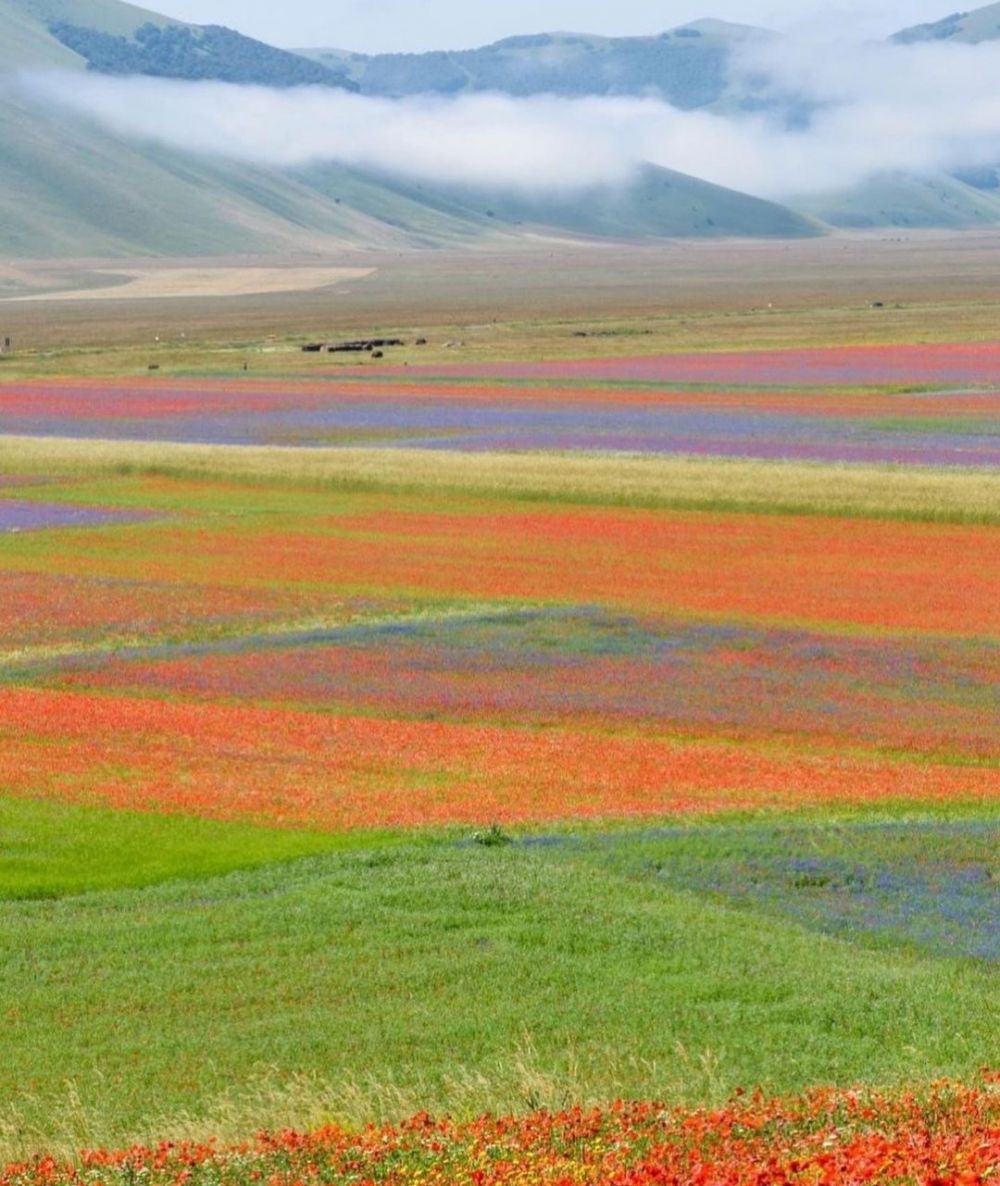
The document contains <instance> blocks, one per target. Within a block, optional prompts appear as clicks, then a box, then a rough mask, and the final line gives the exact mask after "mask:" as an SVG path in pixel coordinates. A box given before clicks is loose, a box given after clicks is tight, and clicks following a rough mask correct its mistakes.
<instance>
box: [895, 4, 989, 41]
mask: <svg viewBox="0 0 1000 1186" xmlns="http://www.w3.org/2000/svg"><path fill="white" fill-rule="evenodd" d="M998 38H1000V4H987V5H986V7H985V8H977V9H975V10H973V11H972V12H955V13H952V14H951V16H946V17H944V18H943V19H942V20H940V21H932V22H931V23H930V24H926V25H914V26H913V27H912V28H909V29H903V30H902V31H901V32H899V33H897V34H896V35H895V37H894V38H893V40H894V41H896V42H898V43H900V44H904V45H908V44H912V43H913V42H919V41H959V42H965V43H967V44H971V45H975V44H978V43H979V42H982V41H996V40H997V39H998Z"/></svg>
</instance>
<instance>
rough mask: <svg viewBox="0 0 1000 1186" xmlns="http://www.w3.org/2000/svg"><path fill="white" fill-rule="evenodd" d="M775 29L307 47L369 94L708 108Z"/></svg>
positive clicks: (724, 26)
mask: <svg viewBox="0 0 1000 1186" xmlns="http://www.w3.org/2000/svg"><path fill="white" fill-rule="evenodd" d="M773 36H774V34H771V33H768V32H766V31H765V30H762V29H754V28H751V27H749V26H746V25H734V24H729V23H727V22H725V21H713V20H706V21H696V22H694V23H693V24H690V25H683V26H681V27H680V28H677V29H672V30H670V31H669V32H666V33H661V34H660V35H659V36H656V37H594V36H589V35H587V34H580V33H539V34H533V35H531V36H525V37H508V38H506V39H504V40H503V41H498V42H495V43H494V44H493V45H487V46H484V47H482V48H481V49H472V50H456V51H448V52H433V53H424V54H372V55H366V54H350V53H344V52H343V51H341V50H322V49H319V50H299V51H298V52H299V53H301V54H302V55H303V56H306V57H309V58H311V59H312V60H314V61H319V62H322V63H324V64H326V65H329V66H331V67H335V68H343V69H345V70H346V71H347V73H348V76H349V77H350V78H351V79H352V80H353V81H354V82H356V83H357V84H358V86H359V87H360V88H361V91H362V93H363V94H368V95H383V96H390V97H402V96H405V95H414V94H427V93H433V94H458V93H461V92H476V91H502V92H503V93H505V94H510V95H533V94H553V95H562V96H566V97H570V96H580V95H613V94H614V95H620V94H629V95H646V94H649V93H650V92H659V93H660V94H661V95H662V96H663V97H664V98H666V99H668V100H669V101H670V102H671V103H673V104H674V105H675V106H677V107H681V108H685V109H693V108H698V107H707V106H710V105H712V104H714V103H716V102H718V101H719V100H720V99H722V98H723V97H724V96H725V94H726V90H727V86H728V62H729V56H730V53H731V52H732V50H733V47H734V46H736V45H739V44H742V43H743V42H745V41H746V40H748V39H754V38H768V37H773Z"/></svg>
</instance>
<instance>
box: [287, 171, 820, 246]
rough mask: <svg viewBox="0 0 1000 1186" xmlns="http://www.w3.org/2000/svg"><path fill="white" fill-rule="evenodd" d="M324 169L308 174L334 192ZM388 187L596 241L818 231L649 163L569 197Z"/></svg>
mask: <svg viewBox="0 0 1000 1186" xmlns="http://www.w3.org/2000/svg"><path fill="white" fill-rule="evenodd" d="M323 172H324V171H323V170H322V169H315V170H311V171H310V172H309V173H307V174H306V175H305V177H306V179H308V180H309V182H310V184H312V185H314V186H318V187H321V188H323V189H324V190H327V191H328V192H332V189H331V187H330V185H329V183H328V182H324V180H323ZM381 181H382V184H383V185H384V186H385V188H386V189H388V190H391V191H392V192H393V193H395V194H397V195H400V196H403V197H406V198H408V199H410V200H412V201H418V202H421V203H423V204H424V205H426V206H429V207H431V208H432V209H434V210H436V211H438V212H439V213H441V214H446V215H450V216H452V217H456V218H461V219H463V220H469V219H471V220H475V221H477V222H480V223H482V224H485V225H491V224H492V225H493V226H494V227H504V228H512V229H517V228H521V229H522V230H523V229H531V230H537V229H542V228H558V229H559V230H561V231H564V232H568V233H570V234H576V235H585V236H588V237H596V238H617V239H630V238H631V239H635V238H685V239H689V238H718V237H720V236H734V235H741V236H746V237H750V238H762V239H766V238H781V239H795V238H801V237H803V236H808V235H816V234H819V233H820V231H821V227H820V224H819V223H818V222H816V221H815V220H812V219H810V218H808V217H804V216H803V215H801V214H798V213H795V212H793V211H792V210H789V209H788V208H787V207H785V206H780V205H778V204H777V203H775V202H766V201H763V200H761V199H760V198H752V197H750V196H749V195H748V194H742V193H738V192H737V191H735V190H731V189H725V188H723V187H722V186H719V185H712V184H711V183H709V182H707V181H700V180H699V179H698V178H695V177H689V176H687V175H686V174H684V173H676V172H674V171H673V170H671V169H662V168H659V167H657V166H655V165H645V166H643V167H642V168H641V169H639V170H638V172H637V174H636V176H635V177H634V178H633V179H632V180H631V181H630V182H629V183H628V184H626V185H620V186H593V187H590V188H588V189H584V190H578V191H573V192H571V193H564V194H559V193H554V194H553V193H546V194H539V193H525V192H521V193H517V192H510V191H506V192H504V191H489V190H483V189H481V188H475V189H473V188H469V187H463V186H456V185H451V186H447V185H430V184H428V183H426V182H425V183H422V184H420V183H416V182H412V181H411V182H408V181H401V180H398V179H395V180H394V179H392V178H388V177H382V178H381Z"/></svg>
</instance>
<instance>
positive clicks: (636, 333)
mask: <svg viewBox="0 0 1000 1186" xmlns="http://www.w3.org/2000/svg"><path fill="white" fill-rule="evenodd" d="M681 324H683V322H682V323H681ZM652 332H653V331H652V330H651V329H577V330H574V331H573V337H574V338H640V337H646V336H647V335H648V334H651V333H652Z"/></svg>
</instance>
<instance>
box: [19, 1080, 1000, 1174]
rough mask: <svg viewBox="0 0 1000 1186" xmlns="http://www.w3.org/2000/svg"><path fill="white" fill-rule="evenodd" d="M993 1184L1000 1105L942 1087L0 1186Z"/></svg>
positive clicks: (373, 1134)
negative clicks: (203, 1185) (142, 1184)
mask: <svg viewBox="0 0 1000 1186" xmlns="http://www.w3.org/2000/svg"><path fill="white" fill-rule="evenodd" d="M998 1169H1000V1097H998V1093H997V1091H996V1087H995V1084H994V1083H992V1082H991V1081H989V1080H987V1082H986V1083H985V1084H982V1085H979V1086H976V1087H963V1086H959V1085H954V1084H939V1085H937V1086H935V1087H934V1088H933V1089H931V1090H930V1091H928V1092H927V1093H926V1094H923V1095H918V1094H910V1093H906V1094H901V1095H897V1096H884V1095H883V1096H880V1095H876V1094H874V1093H869V1092H864V1091H859V1092H831V1091H817V1092H813V1093H811V1094H810V1095H808V1096H806V1097H804V1098H799V1099H791V1100H771V1099H765V1098H763V1097H762V1096H759V1095H753V1096H750V1097H748V1098H742V1099H741V1098H736V1099H734V1100H733V1101H732V1102H731V1103H730V1104H728V1105H727V1106H726V1107H724V1108H719V1109H717V1110H711V1111H709V1110H700V1111H681V1110H678V1109H671V1108H667V1107H664V1106H663V1105H660V1104H625V1103H617V1104H614V1105H612V1106H611V1107H608V1108H606V1109H603V1110H598V1109H594V1110H584V1109H581V1108H575V1109H572V1110H569V1111H564V1112H558V1113H555V1114H553V1113H550V1112H540V1113H535V1114H533V1115H529V1116H525V1117H521V1118H493V1117H483V1118H481V1119H479V1120H477V1121H475V1122H473V1123H467V1124H455V1123H453V1122H451V1121H448V1120H445V1121H436V1120H434V1119H433V1118H432V1117H431V1116H428V1115H426V1114H422V1115H418V1116H415V1117H413V1118H412V1119H411V1120H409V1121H407V1122H406V1123H404V1124H401V1125H399V1126H397V1127H392V1128H370V1129H368V1130H366V1131H365V1132H363V1133H360V1134H358V1133H352V1132H347V1131H344V1130H343V1129H340V1128H336V1127H329V1128H324V1129H321V1130H319V1131H317V1132H313V1133H309V1134H304V1133H297V1132H282V1133H275V1134H267V1133H261V1134H260V1135H258V1136H257V1138H256V1139H255V1140H254V1141H253V1142H252V1143H250V1144H246V1145H242V1146H237V1147H233V1148H226V1147H219V1146H216V1145H213V1144H207V1145H206V1144H200V1145H199V1144H179V1145H172V1144H164V1145H160V1146H158V1147H155V1148H150V1149H146V1148H134V1149H128V1150H123V1151H121V1152H109V1151H103V1150H91V1151H89V1152H87V1153H85V1154H84V1156H83V1158H82V1161H81V1164H80V1165H79V1166H78V1167H76V1166H69V1165H59V1164H58V1163H57V1162H55V1161H54V1160H53V1159H51V1158H46V1159H40V1160H37V1161H35V1162H33V1163H28V1164H21V1165H12V1166H9V1167H8V1168H7V1169H6V1170H0V1186H92V1184H93V1186H96V1184H98V1183H99V1184H100V1186H118V1184H122V1186H126V1184H129V1186H130V1184H131V1183H133V1182H135V1181H136V1180H137V1179H138V1180H140V1181H143V1182H148V1183H150V1186H181V1184H187V1183H190V1184H192V1186H200V1184H201V1183H210V1184H211V1186H216V1184H222V1186H242V1184H243V1183H247V1182H256V1181H266V1182H269V1183H271V1184H272V1186H286V1184H289V1186H290V1184H291V1183H304V1184H306V1186H308V1184H310V1183H314V1182H316V1183H320V1182H321V1183H338V1184H339V1183H344V1184H347V1183H355V1182H376V1181H377V1182H383V1183H386V1184H387V1186H406V1184H408V1183H428V1184H430V1186H437V1184H440V1186H464V1184H465V1183H469V1184H470V1186H506V1184H513V1183H521V1182H531V1183H552V1184H558V1186H566V1184H569V1183H572V1184H573V1186H577V1184H579V1186H588V1184H593V1186H647V1184H648V1186H654V1184H655V1186H660V1184H664V1186H688V1184H689V1183H693V1182H702V1183H723V1182H724V1183H727V1184H729V1183H732V1184H735V1186H762V1184H764V1183H768V1184H770V1183H775V1184H778V1183H798V1182H830V1183H841V1182H852V1183H853V1182H858V1183H872V1184H873V1186H897V1184H898V1186H909V1184H910V1183H920V1184H921V1186H985V1184H986V1183H989V1182H990V1181H992V1180H993V1179H994V1178H995V1177H996V1174H997V1172H998Z"/></svg>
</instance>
